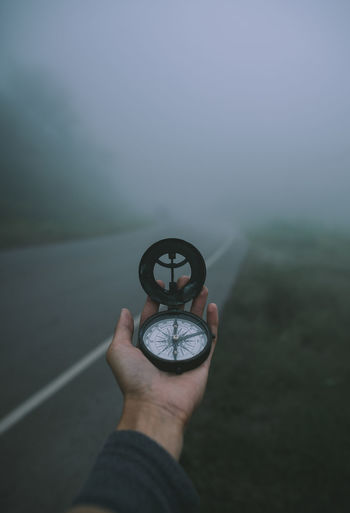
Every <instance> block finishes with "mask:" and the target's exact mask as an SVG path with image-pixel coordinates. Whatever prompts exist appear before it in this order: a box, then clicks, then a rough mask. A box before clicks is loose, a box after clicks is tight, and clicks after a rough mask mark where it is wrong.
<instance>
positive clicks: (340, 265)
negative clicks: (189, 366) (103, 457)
mask: <svg viewBox="0 0 350 513" xmlns="http://www.w3.org/2000/svg"><path fill="white" fill-rule="evenodd" d="M349 362H350V235H344V234H336V233H325V232H322V231H320V230H308V229H301V228H296V227H291V226H288V225H285V226H283V225H280V226H274V227H272V228H270V229H266V230H263V231H261V232H260V233H258V234H255V235H254V236H252V240H251V245H250V250H249V252H248V254H247V257H246V259H245V261H244V263H243V265H242V267H241V271H240V274H239V277H238V280H237V282H236V284H235V286H234V288H233V290H232V293H231V297H230V298H229V300H228V302H227V304H226V306H225V309H224V312H223V315H222V319H221V331H220V338H219V343H218V347H217V351H216V354H215V358H214V361H213V366H212V370H211V375H210V379H209V383H208V389H207V394H206V396H205V399H204V404H202V406H201V408H200V409H199V410H198V411H197V412H196V414H195V415H194V418H193V419H192V421H191V424H190V426H189V427H188V430H187V435H186V441H185V450H184V454H183V465H184V467H185V468H186V470H187V472H188V473H189V475H190V476H191V478H192V479H193V481H194V482H195V484H196V487H197V489H198V491H199V493H200V495H201V503H202V506H201V512H203V513H204V512H210V513H212V512H213V511H215V512H220V513H225V512H230V513H232V512H236V511H237V512H239V513H265V512H266V513H274V512H279V513H281V512H283V513H287V512H288V513H289V512H290V513H296V512H298V513H304V512H305V513H306V512H307V513H323V512H327V513H328V512H329V513H331V512H332V513H333V512H337V513H340V512H345V511H349V509H350V494H349V482H350V464H349V462H350V434H349V433H350V406H349V397H350V370H349V369H350V367H349Z"/></svg>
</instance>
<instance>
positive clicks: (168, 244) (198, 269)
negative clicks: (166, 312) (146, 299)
mask: <svg viewBox="0 0 350 513" xmlns="http://www.w3.org/2000/svg"><path fill="white" fill-rule="evenodd" d="M163 255H167V257H168V259H169V263H168V262H165V261H163V260H161V257H162V256H163ZM177 255H181V256H183V257H184V258H183V260H181V261H180V262H174V260H177ZM156 264H158V265H160V266H162V267H165V268H168V269H169V270H170V273H171V280H170V282H169V289H163V288H162V287H161V286H160V285H158V283H157V282H156V279H155V277H154V268H155V266H156ZM185 264H189V266H190V267H191V277H190V280H189V281H188V283H186V285H185V286H184V287H183V288H181V289H178V288H177V286H176V282H175V281H174V269H176V268H179V267H182V266H184V265H185ZM205 277H206V267H205V261H204V258H203V257H202V255H201V253H200V252H199V251H198V249H197V248H195V247H194V246H193V245H192V244H190V243H189V242H186V241H184V240H182V239H162V240H160V241H158V242H155V243H154V244H152V246H150V247H149V248H148V249H147V250H146V251H145V253H144V254H143V256H142V258H141V261H140V265H139V278H140V282H141V285H142V288H143V289H144V291H145V292H146V293H147V294H148V295H149V296H150V297H151V298H152V299H153V300H154V301H156V302H157V303H161V304H162V305H167V306H170V307H177V306H180V305H182V304H184V303H187V302H188V301H191V300H192V299H194V298H195V297H196V296H198V294H199V293H200V291H201V290H202V287H203V285H204V282H205Z"/></svg>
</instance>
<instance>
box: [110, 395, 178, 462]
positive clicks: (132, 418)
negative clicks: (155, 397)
mask: <svg viewBox="0 0 350 513" xmlns="http://www.w3.org/2000/svg"><path fill="white" fill-rule="evenodd" d="M127 429H128V430H129V429H130V430H133V431H139V432H140V433H143V434H145V435H146V436H149V437H150V438H152V439H153V440H155V441H156V442H157V443H158V444H159V445H161V446H162V447H163V448H164V449H165V450H166V451H168V452H169V453H170V454H171V455H172V456H173V457H174V458H175V459H176V460H178V459H179V458H180V454H181V451H182V446H183V433H184V422H183V421H182V419H181V418H180V417H178V416H177V415H176V414H174V413H173V412H171V411H169V410H168V409H167V408H166V407H164V406H161V405H158V404H156V403H152V402H149V401H145V400H139V399H135V398H130V397H129V398H128V397H126V398H125V401H124V407H123V413H122V416H121V419H120V421H119V424H118V426H117V430H127Z"/></svg>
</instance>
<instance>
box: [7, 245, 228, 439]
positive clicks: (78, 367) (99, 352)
mask: <svg viewBox="0 0 350 513" xmlns="http://www.w3.org/2000/svg"><path fill="white" fill-rule="evenodd" d="M234 239H235V235H232V236H230V237H229V238H228V239H227V240H226V241H225V242H224V243H223V244H222V245H221V246H220V247H219V248H218V249H217V250H216V251H215V252H214V253H213V254H212V255H211V256H210V257H209V258H208V259H207V260H206V266H207V269H209V267H212V266H213V265H214V264H215V263H216V262H217V261H218V260H219V259H220V258H221V257H222V256H223V255H224V254H225V253H226V251H227V250H228V249H229V247H230V246H231V244H232V243H233V241H234ZM140 317H141V314H139V315H138V316H137V317H136V318H135V331H136V330H137V329H138V326H139V322H140ZM111 341H112V335H111V336H110V337H108V338H106V339H105V340H104V341H103V342H101V344H99V345H98V346H97V347H96V348H95V349H93V350H92V351H90V352H89V353H88V354H87V355H85V356H83V358H81V359H80V360H78V361H77V363H75V364H74V365H72V366H71V367H69V368H68V369H67V370H65V371H64V372H62V374H60V375H59V376H57V378H56V379H54V380H53V381H51V382H50V383H48V384H47V385H45V386H44V387H43V388H42V389H41V390H39V391H38V392H36V393H35V394H33V395H32V396H31V397H29V398H28V399H27V400H26V401H24V402H23V403H21V404H20V405H19V406H17V408H15V409H14V410H12V411H11V412H10V413H8V414H7V415H5V417H3V418H2V419H1V420H0V435H2V434H4V433H5V432H6V431H8V430H9V429H10V428H11V427H12V426H14V425H15V424H17V422H19V421H20V420H21V419H23V418H24V417H25V416H26V415H28V414H29V413H30V412H32V411H33V410H35V408H37V407H38V406H40V404H42V403H43V402H44V401H46V400H47V399H49V398H50V397H51V396H53V395H54V394H55V393H56V392H58V391H59V390H60V389H61V388H63V387H64V386H65V385H67V383H69V382H70V381H72V380H73V379H74V378H76V377H77V376H78V375H79V374H81V373H82V372H83V371H84V370H85V369H87V368H88V367H90V365H92V364H93V363H94V362H95V361H96V360H98V358H100V357H101V356H103V355H104V354H105V353H106V351H107V349H108V346H109V344H110V343H111Z"/></svg>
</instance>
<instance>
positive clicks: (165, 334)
mask: <svg viewBox="0 0 350 513" xmlns="http://www.w3.org/2000/svg"><path fill="white" fill-rule="evenodd" d="M207 341H208V337H207V334H206V331H205V330H203V328H202V327H201V326H200V325H199V324H198V323H197V322H193V321H192V320H190V319H181V318H178V317H175V318H174V317H173V318H171V317H169V318H163V319H159V320H157V321H156V322H154V323H152V324H151V325H150V326H149V327H148V328H146V330H145V332H144V334H143V343H144V345H145V346H146V348H147V349H148V351H150V352H151V353H153V354H154V355H155V356H156V357H158V358H162V359H164V360H172V361H181V360H187V359H189V358H193V357H196V356H197V355H199V354H200V353H201V352H202V351H203V350H204V349H205V347H206V345H207Z"/></svg>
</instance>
